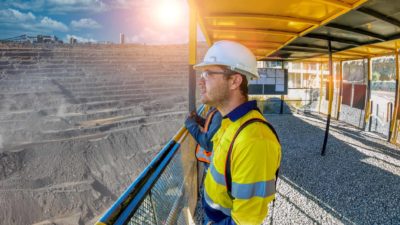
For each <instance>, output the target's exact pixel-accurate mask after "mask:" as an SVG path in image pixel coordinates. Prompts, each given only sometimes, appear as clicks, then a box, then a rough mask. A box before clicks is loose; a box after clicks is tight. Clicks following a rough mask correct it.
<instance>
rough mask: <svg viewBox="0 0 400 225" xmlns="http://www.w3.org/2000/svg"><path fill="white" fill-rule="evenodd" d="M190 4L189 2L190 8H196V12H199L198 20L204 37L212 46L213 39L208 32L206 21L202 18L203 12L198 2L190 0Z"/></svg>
mask: <svg viewBox="0 0 400 225" xmlns="http://www.w3.org/2000/svg"><path fill="white" fill-rule="evenodd" d="M188 4H189V8H192V7H193V8H194V9H195V10H196V12H197V22H198V24H199V27H200V29H201V31H202V33H203V35H204V38H205V39H206V42H207V44H208V46H211V45H212V41H211V38H210V36H209V35H208V33H207V27H206V26H205V24H204V21H203V20H202V18H203V15H202V12H200V11H199V10H198V9H199V7H198V5H197V4H196V1H195V0H188Z"/></svg>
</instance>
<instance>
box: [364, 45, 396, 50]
mask: <svg viewBox="0 0 400 225" xmlns="http://www.w3.org/2000/svg"><path fill="white" fill-rule="evenodd" d="M366 47H370V48H376V49H381V50H386V51H392V52H395V51H396V49H395V48H388V47H385V46H380V45H367V46H366Z"/></svg>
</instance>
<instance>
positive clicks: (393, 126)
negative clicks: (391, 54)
mask: <svg viewBox="0 0 400 225" xmlns="http://www.w3.org/2000/svg"><path fill="white" fill-rule="evenodd" d="M395 59H396V92H395V98H394V110H393V112H394V113H393V117H392V122H391V123H390V131H389V140H390V141H391V142H392V143H393V142H396V141H397V140H396V138H392V136H395V137H396V136H397V135H393V133H397V123H396V122H397V114H398V113H399V112H398V108H399V50H398V49H397V48H396V58H395Z"/></svg>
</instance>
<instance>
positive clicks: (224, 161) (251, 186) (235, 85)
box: [194, 41, 281, 224]
mask: <svg viewBox="0 0 400 225" xmlns="http://www.w3.org/2000/svg"><path fill="white" fill-rule="evenodd" d="M194 68H195V69H196V70H200V71H201V72H202V73H201V82H200V83H199V84H200V94H201V95H202V96H203V97H202V98H203V102H204V103H206V104H208V105H210V106H213V107H215V108H217V109H218V111H219V112H220V113H221V115H222V116H223V119H222V122H221V127H220V128H219V130H218V131H217V133H216V134H215V135H214V137H213V139H212V142H213V157H212V161H211V164H210V167H209V169H208V172H207V175H206V178H205V182H204V197H203V207H204V210H205V213H206V216H207V217H208V220H209V224H210V223H212V224H261V223H262V221H263V220H264V219H265V217H266V216H267V214H268V203H269V202H271V201H272V200H273V199H274V197H275V181H276V179H277V177H276V174H277V170H278V168H279V165H280V159H281V146H280V144H279V140H278V138H277V136H276V133H275V131H274V130H273V128H272V126H269V125H268V126H267V125H266V124H264V123H265V119H264V117H263V115H262V114H261V113H260V111H259V110H258V108H257V104H256V101H248V97H247V94H248V89H247V83H248V82H247V81H248V80H249V79H254V78H259V75H258V72H257V62H256V59H255V57H254V55H253V54H252V53H251V51H250V50H248V49H247V48H246V47H244V46H243V45H241V44H239V43H236V42H232V41H219V42H216V43H215V44H214V45H213V46H212V47H211V48H210V49H209V50H208V51H207V53H206V55H205V57H204V61H203V62H202V63H200V64H197V65H195V66H194ZM251 119H258V120H261V122H259V121H258V122H253V123H249V124H248V125H244V126H243V127H242V125H243V124H245V123H246V122H247V121H249V120H251ZM239 129H240V132H238V130H239ZM234 136H236V137H235V138H234ZM231 145H232V146H231Z"/></svg>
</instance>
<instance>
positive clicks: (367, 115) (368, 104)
mask: <svg viewBox="0 0 400 225" xmlns="http://www.w3.org/2000/svg"><path fill="white" fill-rule="evenodd" d="M367 68H368V70H367V71H368V85H367V88H368V89H367V100H366V107H365V117H364V124H366V123H367V122H368V120H369V118H370V116H371V101H370V100H371V84H372V83H371V80H372V63H371V58H368V67H367Z"/></svg>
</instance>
